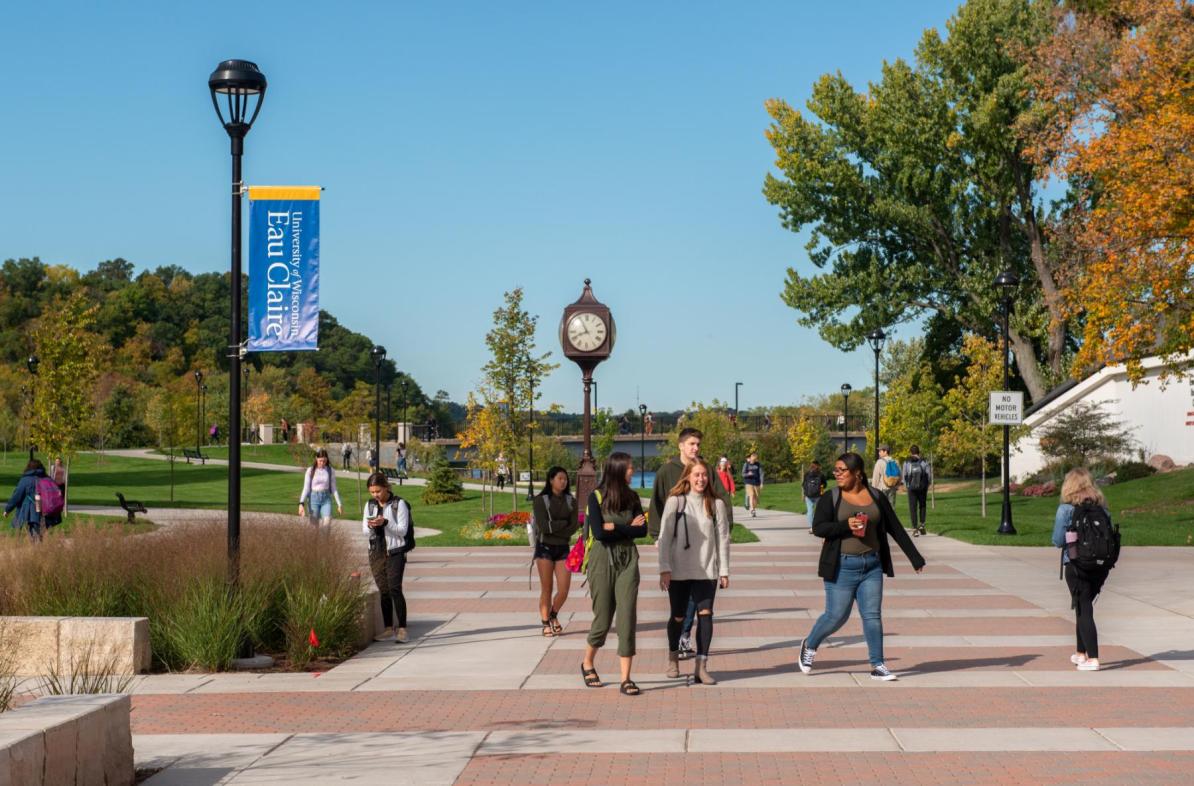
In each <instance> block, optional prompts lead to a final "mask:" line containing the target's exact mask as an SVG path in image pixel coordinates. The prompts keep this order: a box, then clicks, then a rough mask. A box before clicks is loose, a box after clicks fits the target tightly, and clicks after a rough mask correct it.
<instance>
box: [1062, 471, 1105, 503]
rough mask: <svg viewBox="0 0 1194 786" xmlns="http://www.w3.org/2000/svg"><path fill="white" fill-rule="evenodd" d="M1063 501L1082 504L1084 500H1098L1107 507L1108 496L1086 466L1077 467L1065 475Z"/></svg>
mask: <svg viewBox="0 0 1194 786" xmlns="http://www.w3.org/2000/svg"><path fill="white" fill-rule="evenodd" d="M1061 501H1062V502H1068V503H1069V504H1071V505H1081V504H1082V503H1083V502H1097V503H1098V504H1099V505H1101V506H1102V507H1107V498H1106V497H1104V496H1103V492H1102V491H1100V490H1099V487H1098V486H1097V485H1095V482H1094V476H1092V475H1091V474H1090V470H1088V469H1087V468H1086V467H1075V468H1074V469H1071V470H1070V471H1069V472H1067V473H1066V475H1065V480H1063V481H1062V482H1061Z"/></svg>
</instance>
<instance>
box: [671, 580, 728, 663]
mask: <svg viewBox="0 0 1194 786" xmlns="http://www.w3.org/2000/svg"><path fill="white" fill-rule="evenodd" d="M716 594H717V582H716V581H714V580H713V579H688V580H684V581H677V580H675V579H672V583H671V584H669V585H668V588H667V595H668V600H669V601H670V603H671V606H672V616H671V617H669V618H668V621H667V646H668V649H669V650H671V651H672V652H675V651H676V650H678V649H680V628H681V627H682V626H683V624H684V615H685V614H686V613H687V612H688V599H689V597H691V598H692V601H693V603H695V604H696V608H697V618H696V620H697V624H696V628H697V635H696V651H697V657H699V658H705V657H708V656H709V645H710V644H711V643H712V642H713V596H714V595H716ZM702 611H708V612H709V613H708V614H702V613H701V612H702Z"/></svg>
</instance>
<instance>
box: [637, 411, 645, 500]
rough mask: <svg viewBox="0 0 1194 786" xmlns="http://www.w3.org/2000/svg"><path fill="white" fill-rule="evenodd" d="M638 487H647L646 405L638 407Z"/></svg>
mask: <svg viewBox="0 0 1194 786" xmlns="http://www.w3.org/2000/svg"><path fill="white" fill-rule="evenodd" d="M638 418H639V424H638V464H639V467H638V473H639V474H638V487H639V488H640V489H645V488H646V487H647V405H646V404H639V405H638Z"/></svg>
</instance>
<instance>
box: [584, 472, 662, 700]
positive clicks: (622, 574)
mask: <svg viewBox="0 0 1194 786" xmlns="http://www.w3.org/2000/svg"><path fill="white" fill-rule="evenodd" d="M633 475H634V461H633V460H632V459H631V458H630V454H629V453H622V452H620V451H615V452H613V453H610V454H609V458H607V459H606V460H605V466H604V468H603V469H602V473H601V486H600V488H598V489H597V490H595V491H593V492H592V493H590V494H589V498H588V500H587V502H586V506H585V507H586V512H585V530H586V531H587V532H589V533H591V534H592V535H593V537H594V542H593V551H592V552H591V553H590V554H589V555H588V563H589V564H588V573H587V576H588V580H589V592H590V595H591V596H592V599H593V623H592V625H591V626H590V627H589V638H588V642H587V644H588V646H587V647H586V648H585V657H584V661H583V662H582V663H581V666H580V672H581V677H583V678H584V681H585V685H586V686H587V687H590V688H600V687H602V682H601V678H600V677H598V676H597V670H596V669H595V668H594V667H593V662H594V660H596V658H597V650H599V649H601V647H603V646H605V638H606V636H607V635H608V634H609V629H610V626H611V625H612V624H613V622H614V618H615V615H616V617H617V626H618V657H619V659H620V661H621V671H622V683H621V688H620V690H621V692H622V693H623V694H624V695H626V696H637V695H639V693H641V691H640V690H639V687H638V685H635V684H634V681H633V680H632V679H630V669H631V666H632V665H633V663H634V655H635V652H636V650H635V639H634V629H635V624H636V619H637V609H636V607H637V605H638V583H639V570H638V547H637V546H635V545H634V541H635V539H636V538H641V537H644V536H646V534H647V517H646V516H644V515H643V504H642V501H641V500H640V499H639V496H638V494H636V493H635V492H634V490H633V489H631V488H630V480H631V478H632V477H633ZM582 537H583V535H582Z"/></svg>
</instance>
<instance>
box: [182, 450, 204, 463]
mask: <svg viewBox="0 0 1194 786" xmlns="http://www.w3.org/2000/svg"><path fill="white" fill-rule="evenodd" d="M182 455H183V456H184V457H185V458H186V460H187V463H188V464H190V463H191V459H195V460H196V461H198V462H199V463H200V464H203V465H204V466H206V465H207V456H205V455H203V454H202V453H200V452H199V451H198V450H191V449H190V448H183V449H182Z"/></svg>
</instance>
